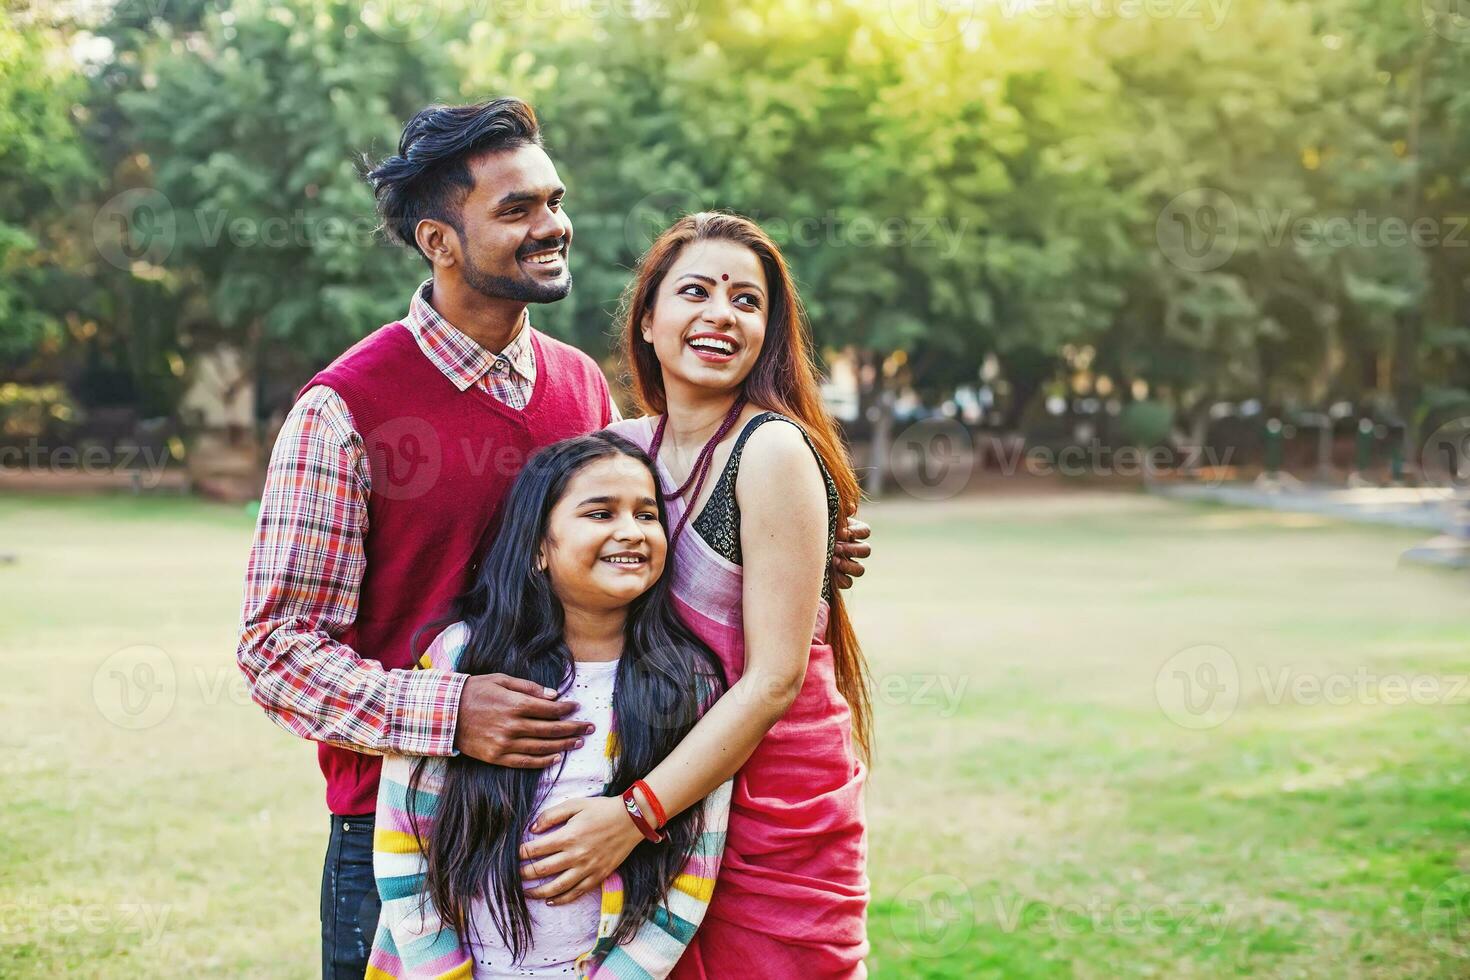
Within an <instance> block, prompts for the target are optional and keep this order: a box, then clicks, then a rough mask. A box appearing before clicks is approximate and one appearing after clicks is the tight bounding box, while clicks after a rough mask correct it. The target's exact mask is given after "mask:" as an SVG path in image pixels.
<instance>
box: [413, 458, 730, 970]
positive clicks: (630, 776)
mask: <svg viewBox="0 0 1470 980" xmlns="http://www.w3.org/2000/svg"><path fill="white" fill-rule="evenodd" d="M619 455H621V456H628V457H631V458H633V459H635V460H637V461H638V462H639V463H641V464H643V466H645V467H647V468H648V471H649V473H650V474H653V473H654V470H653V464H652V463H651V462H650V460H649V458H648V454H647V453H645V452H643V450H641V449H639V448H638V447H637V446H635V445H633V444H632V443H631V442H629V441H627V440H626V439H624V438H622V437H621V436H617V435H614V434H612V433H610V432H598V433H594V434H592V435H588V436H581V437H579V438H575V439H565V440H563V441H561V442H558V443H556V444H554V445H551V446H548V447H546V448H545V449H543V450H541V451H540V452H538V453H537V454H536V455H534V456H532V457H531V459H530V461H529V462H528V463H527V465H526V468H525V469H524V470H522V471H521V473H520V476H518V477H517V478H516V481H515V484H514V486H513V487H512V488H511V491H510V496H509V499H508V500H507V502H506V506H505V510H504V512H503V523H502V524H501V527H500V530H499V533H498V535H497V536H496V538H495V541H494V543H493V544H492V545H491V546H490V549H489V551H488V553H487V554H486V556H485V560H484V562H483V563H482V565H481V567H480V570H479V572H478V574H477V576H476V579H475V582H474V585H473V586H472V587H471V589H470V591H469V592H468V593H466V594H465V595H464V596H462V597H461V598H460V599H459V600H457V602H456V608H455V616H454V618H456V619H460V620H463V621H464V622H465V624H466V625H467V626H468V627H469V639H468V642H467V644H466V646H465V648H464V650H463V652H461V654H460V656H459V662H458V663H457V665H456V666H455V670H457V671H458V672H460V673H464V674H493V673H503V674H509V675H511V676H512V677H522V678H525V679H526V680H530V681H534V682H536V683H537V684H541V685H543V686H546V687H554V688H557V689H558V690H560V691H562V692H563V693H564V692H565V691H566V690H567V689H568V688H569V687H570V684H571V680H572V670H573V667H572V656H571V652H570V651H569V650H568V649H567V645H566V642H565V640H564V638H563V635H562V632H563V625H564V619H563V611H562V606H561V602H560V601H559V600H558V599H557V597H556V594H555V593H554V592H553V591H552V588H551V580H550V576H549V575H548V574H547V573H545V572H541V571H538V570H537V569H536V568H535V562H536V556H537V551H538V549H539V548H540V547H541V543H542V541H543V539H544V538H545V536H546V530H547V527H546V525H547V519H548V516H549V515H550V513H551V510H552V508H553V507H555V506H556V503H557V501H559V500H560V499H561V497H562V495H563V494H564V493H565V492H566V487H567V484H568V482H569V481H570V480H571V479H572V477H573V476H575V475H576V473H577V472H578V471H580V470H581V469H582V468H583V467H585V466H587V465H588V464H590V463H593V462H595V461H597V460H600V459H607V458H609V457H613V456H619ZM653 484H654V487H655V496H656V498H657V500H658V512H659V521H660V523H664V520H665V511H664V500H663V494H662V493H661V492H658V479H657V477H656V476H655V477H654V481H653ZM672 564H673V560H672V556H670V558H669V560H668V562H667V563H666V565H665V574H664V575H662V576H660V578H659V580H658V581H657V582H655V583H654V585H653V586H652V588H650V589H649V590H648V591H647V592H645V593H643V595H641V596H639V597H638V598H637V599H635V600H634V601H633V602H632V603H631V604H630V605H629V607H628V622H627V628H626V633H625V642H624V647H623V654H622V658H621V660H620V661H619V663H618V668H617V677H616V688H615V691H614V694H613V711H614V716H615V718H616V722H617V727H616V734H615V735H613V734H611V733H610V734H609V737H610V738H616V743H615V744H616V753H615V755H616V758H615V762H614V766H613V776H612V781H611V783H610V784H609V791H610V792H611V793H616V794H621V793H622V792H623V791H624V790H626V789H627V788H628V787H629V786H630V785H632V783H633V781H634V780H636V779H640V778H642V777H643V776H645V775H647V774H648V772H649V770H651V769H653V768H654V766H656V765H657V764H658V763H659V762H661V761H662V760H663V758H664V757H665V756H666V755H668V754H669V752H670V750H672V749H673V748H674V746H675V745H677V744H679V741H680V740H681V739H683V737H684V736H685V735H686V734H687V733H688V731H689V729H691V728H692V727H693V726H694V723H695V722H696V721H697V720H698V719H699V716H700V713H701V711H702V708H703V707H704V706H705V705H707V704H708V703H709V702H710V701H711V700H713V698H714V697H717V696H718V694H719V692H720V691H722V690H723V688H724V684H725V681H724V676H723V674H722V671H721V667H720V662H719V661H718V660H717V659H716V657H715V655H714V653H713V651H711V650H710V649H709V647H707V646H705V644H704V643H702V642H701V641H700V640H699V638H698V637H696V636H695V635H694V634H693V633H692V632H690V631H689V629H688V628H687V627H686V626H684V624H683V623H682V622H681V621H680V620H679V618H678V616H677V615H676V614H675V612H674V608H673V602H672V593H671V589H670V585H669V580H670V577H671V576H670V575H669V574H668V569H669V568H671V567H672ZM610 744H611V743H610ZM425 763H426V760H423V759H421V760H419V762H418V763H417V764H416V765H415V767H414V770H413V776H412V778H411V779H410V781H409V791H408V793H409V806H408V807H407V809H408V811H409V812H410V813H413V812H414V811H415V809H416V807H415V806H414V803H413V797H414V794H415V793H417V792H418V785H419V782H420V778H421V776H422V773H423V767H424V765H425ZM542 772H543V770H539V769H511V768H508V767H505V766H496V765H489V764H487V763H484V762H480V761H479V760H477V759H472V758H470V757H469V756H467V755H463V754H460V755H457V756H451V757H449V758H448V759H447V760H445V771H444V784H443V788H442V791H441V792H440V794H439V800H438V803H437V805H436V807H435V816H436V823H435V828H434V831H433V833H432V834H430V835H428V840H427V843H426V844H425V845H424V855H425V857H426V858H427V859H428V870H427V882H426V886H425V894H426V896H427V897H428V898H429V899H430V900H432V901H433V903H434V906H435V908H436V909H437V910H438V912H439V914H440V916H441V917H442V918H443V920H444V921H445V922H446V923H447V924H449V925H450V926H451V927H452V928H454V929H455V931H456V932H458V934H459V935H460V936H468V935H469V934H470V929H472V928H473V922H472V920H471V917H470V915H469V911H470V906H471V903H472V901H473V900H474V899H476V898H479V897H481V896H483V898H484V900H485V903H486V905H487V906H488V908H489V912H490V918H491V920H492V921H493V922H494V924H495V928H496V929H497V930H498V931H499V932H500V935H501V936H502V938H503V939H504V940H505V942H506V944H507V945H508V946H509V947H510V949H511V952H512V955H513V956H514V957H515V958H516V959H517V960H520V959H522V958H523V957H524V956H525V955H526V953H527V952H528V951H529V950H530V948H531V944H532V941H533V937H532V935H531V917H530V911H529V910H528V908H527V906H526V898H525V894H524V891H523V886H522V883H521V861H520V859H519V858H518V856H517V852H518V851H519V849H520V846H521V842H522V840H523V839H524V837H525V834H526V830H527V828H528V827H529V825H530V822H531V820H532V818H533V817H534V816H535V814H536V812H537V811H538V810H539V809H540V806H541V804H542V802H543V798H544V797H543V793H542V786H541V779H542ZM666 829H667V833H668V837H667V839H666V840H665V841H664V842H663V843H660V844H652V843H649V842H647V841H644V842H642V843H640V844H639V845H638V847H637V848H636V849H635V850H634V851H633V853H632V854H631V855H629V857H628V859H627V860H626V861H625V862H624V863H623V865H622V867H621V868H620V869H619V873H620V875H621V876H622V880H623V913H622V919H621V921H620V923H619V925H618V929H617V931H616V932H615V933H614V941H615V942H623V941H625V940H626V939H628V938H630V937H631V936H632V934H633V931H634V930H635V929H636V928H637V927H638V925H639V924H640V923H641V922H642V921H643V919H645V918H647V917H648V915H650V914H651V913H652V911H653V909H654V907H655V906H656V905H657V904H658V903H659V901H660V900H661V899H662V898H663V896H664V895H665V894H666V893H667V891H668V889H669V887H670V886H671V885H672V884H673V882H674V878H675V877H676V876H677V875H678V874H679V873H680V872H681V871H682V869H683V866H684V864H685V863H686V862H687V861H688V860H689V857H690V855H691V854H692V852H693V849H694V846H695V843H696V842H697V840H698V838H699V834H700V831H701V827H700V820H699V808H698V807H691V808H690V809H688V810H686V811H685V812H684V813H682V814H680V815H679V816H676V817H674V818H673V819H671V820H670V821H669V823H668V826H667V828H666ZM413 830H414V833H415V835H416V836H418V837H419V838H420V839H421V840H422V839H423V835H422V834H419V832H418V827H417V825H416V824H415V825H414V827H413ZM487 883H488V885H487Z"/></svg>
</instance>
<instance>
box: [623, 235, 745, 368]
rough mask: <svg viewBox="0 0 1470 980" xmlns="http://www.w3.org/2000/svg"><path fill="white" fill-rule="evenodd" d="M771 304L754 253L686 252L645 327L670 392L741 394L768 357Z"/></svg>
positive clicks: (720, 245) (707, 244)
mask: <svg viewBox="0 0 1470 980" xmlns="http://www.w3.org/2000/svg"><path fill="white" fill-rule="evenodd" d="M769 303H770V297H769V295H768V286H767V283H766V273H765V270H764V269H763V268H762V267H761V262H760V259H759V258H757V257H756V254H755V253H754V252H752V251H751V250H750V249H748V248H746V247H745V246H744V245H737V244H735V243H734V242H726V241H703V242H694V243H692V244H690V245H688V246H686V247H685V249H684V250H683V251H682V252H681V253H679V256H678V257H677V258H676V259H675V260H674V264H673V266H672V267H671V268H670V269H669V272H668V274H667V275H666V276H664V278H663V281H662V282H661V283H659V286H658V290H657V292H656V293H655V294H654V297H653V308H652V309H650V310H649V311H648V312H647V313H645V314H644V316H643V322H642V324H641V328H642V333H643V339H644V340H646V341H648V342H649V343H650V344H652V345H653V349H654V353H655V354H656V355H657V357H658V362H659V364H660V366H662V368H663V373H664V384H665V385H667V384H668V383H669V382H670V381H671V380H679V381H682V382H684V383H686V384H689V385H692V386H695V387H699V388H711V389H715V390H720V391H724V390H729V389H733V388H737V387H739V386H740V384H741V382H743V381H744V380H745V377H746V375H748V374H750V372H751V369H752V368H754V367H755V362H756V360H757V359H758V358H759V357H760V353H761V345H762V344H763V343H765V339H766V316H767V310H768V308H769Z"/></svg>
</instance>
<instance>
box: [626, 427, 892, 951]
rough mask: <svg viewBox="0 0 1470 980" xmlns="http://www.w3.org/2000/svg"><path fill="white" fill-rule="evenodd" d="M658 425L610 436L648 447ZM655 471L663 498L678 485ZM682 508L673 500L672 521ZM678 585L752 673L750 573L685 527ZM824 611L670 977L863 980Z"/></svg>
mask: <svg viewBox="0 0 1470 980" xmlns="http://www.w3.org/2000/svg"><path fill="white" fill-rule="evenodd" d="M654 421H655V420H651V419H631V420H628V421H626V422H620V423H615V424H614V425H613V426H612V427H611V428H612V429H613V431H615V432H617V433H618V434H620V435H622V436H625V437H627V438H629V439H631V440H633V441H634V442H636V443H637V444H638V445H640V446H642V447H644V448H645V449H646V448H647V447H648V444H649V442H650V441H651V440H652V438H653V422H654ZM660 473H661V476H662V479H663V483H664V488H665V490H667V489H668V488H670V487H671V486H673V485H674V484H673V482H672V481H671V480H670V479H669V476H668V473H667V472H664V471H663V470H662V468H661V467H660ZM684 506H685V505H684V503H683V502H682V501H679V500H670V501H669V520H670V522H671V524H672V523H677V522H678V519H679V518H680V517H681V516H682V514H683V509H684ZM673 584H674V594H675V600H676V603H677V605H678V608H679V612H680V614H681V615H682V617H683V618H684V620H685V622H687V623H688V624H689V626H690V627H691V628H692V629H694V631H695V632H697V633H698V634H699V636H700V637H701V638H702V639H703V640H704V641H705V642H706V643H708V644H709V645H710V646H711V647H712V648H713V649H714V650H715V652H716V653H718V654H719V656H720V658H721V659H722V660H723V661H724V664H725V669H726V672H727V673H728V675H729V677H730V680H731V681H732V682H733V681H734V680H735V679H736V678H738V677H740V675H741V673H742V672H743V671H744V668H745V644H744V632H743V628H742V609H741V596H742V593H743V591H744V580H743V573H742V569H741V568H740V566H738V565H734V564H732V563H730V562H729V561H726V560H725V559H724V558H723V557H721V556H720V555H719V554H717V553H716V552H715V551H714V550H713V549H712V548H710V547H709V545H708V544H706V543H705V541H704V539H702V538H701V537H700V536H699V535H698V534H697V533H696V532H695V531H694V530H693V528H692V527H686V528H685V529H684V533H683V534H682V535H681V536H680V538H679V544H678V547H677V549H676V550H675V554H674V580H673ZM827 616H828V608H827V605H826V603H825V602H824V603H822V605H821V606H820V608H819V610H818V613H817V621H816V623H815V625H814V629H813V631H812V647H811V659H810V662H809V664H808V666H807V672H806V679H805V681H804V682H803V684H802V688H801V693H800V694H799V695H798V696H797V698H796V701H795V703H794V704H792V706H791V709H790V710H789V711H788V712H787V714H786V716H785V717H783V718H782V719H781V720H780V721H779V722H777V723H776V724H775V726H774V727H772V729H771V730H770V732H769V733H768V734H767V735H766V737H765V738H764V739H763V740H762V741H761V744H760V746H759V747H758V748H757V749H756V750H755V754H753V755H752V756H751V757H750V761H748V762H747V763H746V764H745V767H744V768H743V769H741V771H740V773H739V775H737V776H736V777H735V786H734V796H733V799H732V802H731V807H730V829H729V835H728V837H727V841H726V845H725V859H724V865H723V867H722V868H721V871H720V877H719V880H718V881H717V882H716V884H715V891H714V897H713V899H712V900H711V902H710V907H709V913H708V915H707V916H706V918H705V921H704V924H703V925H702V926H701V927H700V929H699V931H698V932H697V933H696V934H695V937H694V942H693V943H692V944H690V946H689V949H688V951H687V952H686V953H685V954H684V957H683V958H682V959H681V960H680V961H679V964H678V966H677V967H676V968H675V969H674V973H673V974H672V976H673V977H675V978H682V980H690V978H712V980H729V978H732V977H768V978H786V977H790V978H793V980H795V978H798V977H799V978H803V980H806V978H839V977H840V978H849V977H862V976H865V975H866V972H865V969H864V966H863V958H864V957H865V956H866V955H867V952H868V941H867V930H866V922H865V917H866V911H867V904H868V879H867V874H866V871H865V869H866V867H867V835H866V825H865V821H864V818H863V799H862V797H863V783H864V779H865V777H866V771H865V770H864V768H863V765H862V763H861V762H859V761H858V759H857V757H856V753H855V752H854V749H853V741H852V716H851V713H850V712H849V710H848V706H847V702H846V701H845V700H844V699H843V697H842V695H841V694H839V693H838V691H837V683H836V678H835V674H834V670H833V663H832V648H831V647H830V646H828V645H827V643H826V642H825V639H826V633H827Z"/></svg>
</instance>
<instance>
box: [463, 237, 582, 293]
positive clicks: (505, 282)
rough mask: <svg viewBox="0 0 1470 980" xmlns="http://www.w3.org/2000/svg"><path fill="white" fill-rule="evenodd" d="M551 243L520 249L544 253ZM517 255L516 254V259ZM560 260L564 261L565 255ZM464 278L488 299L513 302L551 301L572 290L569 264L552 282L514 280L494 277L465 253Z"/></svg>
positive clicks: (529, 278) (538, 243)
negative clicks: (561, 275)
mask: <svg viewBox="0 0 1470 980" xmlns="http://www.w3.org/2000/svg"><path fill="white" fill-rule="evenodd" d="M552 244H554V242H553V241H548V242H544V243H542V242H533V243H532V245H531V246H530V247H529V248H526V249H523V250H522V251H525V252H527V253H529V252H534V251H542V252H544V251H545V250H546V249H547V248H548V247H550V246H551V245H552ZM519 258H520V257H519V256H517V260H519ZM562 261H564V262H566V261H568V259H567V257H566V256H565V254H564V255H563V259H562ZM464 281H465V283H466V284H467V285H468V286H469V287H470V288H471V289H473V290H474V291H475V292H477V293H479V294H480V295H482V296H488V297H489V298H490V299H508V300H514V301H515V302H517V303H555V302H556V301H557V300H560V299H566V297H567V293H570V292H571V291H572V272H571V269H570V267H569V268H568V269H567V274H566V275H565V276H563V277H562V278H560V279H558V280H556V281H555V282H541V281H539V280H537V279H533V278H531V277H530V276H524V277H521V278H518V279H517V278H512V277H510V276H494V275H491V274H489V273H488V272H485V271H484V270H483V269H481V268H480V267H479V266H477V265H476V264H475V260H474V259H472V258H471V257H470V255H469V253H468V252H466V253H465V256H464Z"/></svg>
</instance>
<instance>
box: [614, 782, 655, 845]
mask: <svg viewBox="0 0 1470 980" xmlns="http://www.w3.org/2000/svg"><path fill="white" fill-rule="evenodd" d="M623 809H625V810H627V811H628V816H629V817H631V818H632V819H633V826H635V827H637V828H638V833H640V834H642V835H643V836H644V838H645V839H646V840H650V841H652V842H653V843H655V844H657V843H659V842H660V841H662V840H663V839H664V835H663V834H660V833H659V832H658V831H656V830H654V829H653V827H651V826H650V825H649V823H648V820H647V818H645V817H644V816H643V811H642V810H640V809H638V801H637V800H636V799H634V798H633V787H632V786H629V787H628V789H627V791H626V792H625V793H623Z"/></svg>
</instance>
